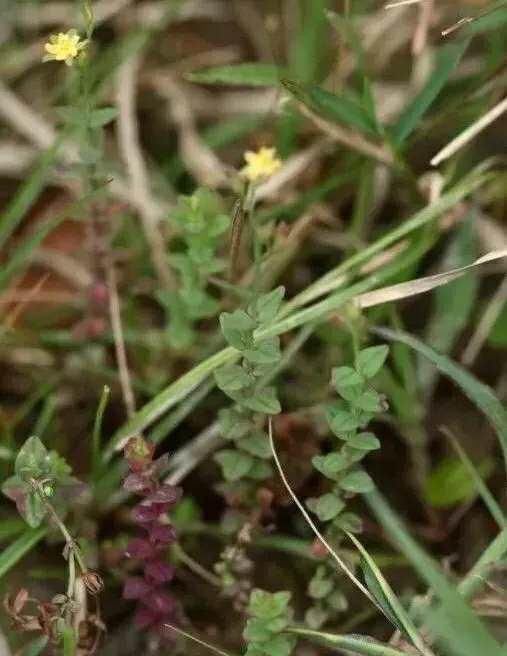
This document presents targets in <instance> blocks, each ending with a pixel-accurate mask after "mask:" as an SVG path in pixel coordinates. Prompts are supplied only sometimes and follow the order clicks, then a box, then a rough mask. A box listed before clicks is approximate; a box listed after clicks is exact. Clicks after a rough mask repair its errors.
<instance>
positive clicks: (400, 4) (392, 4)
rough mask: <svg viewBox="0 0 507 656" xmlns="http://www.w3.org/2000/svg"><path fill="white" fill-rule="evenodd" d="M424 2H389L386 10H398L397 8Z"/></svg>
mask: <svg viewBox="0 0 507 656" xmlns="http://www.w3.org/2000/svg"><path fill="white" fill-rule="evenodd" d="M421 1H422V0H398V2H389V3H388V4H387V5H384V9H396V8H397V7H404V6H405V5H417V4H419V3H420V2H421Z"/></svg>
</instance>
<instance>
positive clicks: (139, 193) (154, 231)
mask: <svg viewBox="0 0 507 656" xmlns="http://www.w3.org/2000/svg"><path fill="white" fill-rule="evenodd" d="M139 65H140V58H139V56H135V57H131V58H130V59H128V60H127V61H126V62H125V63H123V64H122V65H121V66H120V70H119V72H118V78H117V83H118V87H117V104H118V140H119V147H120V151H121V154H122V157H123V161H124V163H125V166H126V168H127V172H128V177H129V181H130V185H131V188H132V189H131V191H132V197H133V198H135V200H136V206H137V209H138V211H139V215H140V218H141V223H142V227H143V230H144V234H145V236H146V240H147V242H148V244H149V246H150V252H151V257H152V261H153V266H154V268H155V271H156V272H157V275H158V277H159V279H160V282H161V283H162V284H163V286H164V287H165V288H166V289H172V288H173V287H174V277H173V275H172V272H171V269H170V267H169V264H168V261H167V256H166V246H165V243H164V239H163V236H162V234H161V232H160V229H159V224H158V222H159V219H160V218H161V208H160V206H159V205H158V204H157V203H156V202H155V201H154V199H153V197H152V195H151V191H150V183H149V178H148V172H147V170H146V165H145V162H144V158H143V155H142V151H141V144H140V141H139V132H138V124H137V117H136V102H135V97H136V80H137V73H138V70H139Z"/></svg>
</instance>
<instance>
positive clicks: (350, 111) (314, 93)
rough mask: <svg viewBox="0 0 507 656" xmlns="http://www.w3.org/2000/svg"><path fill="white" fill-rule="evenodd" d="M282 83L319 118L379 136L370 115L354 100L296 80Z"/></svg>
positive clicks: (284, 80)
mask: <svg viewBox="0 0 507 656" xmlns="http://www.w3.org/2000/svg"><path fill="white" fill-rule="evenodd" d="M281 83H282V86H283V87H284V89H286V90H287V91H288V92H289V93H290V94H291V96H293V97H294V98H295V99H296V100H298V101H299V102H301V103H303V104H304V105H306V106H307V107H309V109H311V110H312V111H313V112H315V113H316V114H318V115H319V116H322V117H323V118H325V119H327V120H329V121H334V122H336V123H340V124H344V125H348V126H349V127H352V128H355V129H358V130H360V131H361V132H365V133H366V134H369V135H371V134H374V135H375V134H377V128H376V125H375V123H374V122H373V121H372V120H371V118H370V115H369V113H368V112H367V111H365V109H363V107H362V106H361V105H360V104H359V103H358V102H356V101H355V100H353V99H352V98H349V97H348V96H346V95H344V94H342V95H340V96H338V95H336V94H334V93H331V92H329V91H326V90H325V89H321V88H320V87H317V86H314V85H304V84H299V83H298V82H295V81H294V80H286V79H283V80H282V81H281Z"/></svg>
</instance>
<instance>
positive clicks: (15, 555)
mask: <svg viewBox="0 0 507 656" xmlns="http://www.w3.org/2000/svg"><path fill="white" fill-rule="evenodd" d="M46 532H47V529H46V528H45V527H40V528H35V529H29V530H26V531H25V532H24V533H23V535H21V536H20V537H19V538H18V539H17V540H16V541H15V542H13V543H12V544H10V545H9V546H8V547H7V549H4V550H3V551H2V553H1V554H0V578H2V576H4V575H5V574H7V572H8V571H9V570H10V569H11V568H12V567H14V565H15V564H16V563H17V562H18V560H21V558H23V556H24V555H25V554H26V553H28V552H29V551H30V549H32V548H33V547H34V546H35V545H36V544H37V542H40V540H42V538H43V537H44V536H45V535H46Z"/></svg>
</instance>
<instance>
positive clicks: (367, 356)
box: [356, 344, 389, 378]
mask: <svg viewBox="0 0 507 656" xmlns="http://www.w3.org/2000/svg"><path fill="white" fill-rule="evenodd" d="M388 354H389V347H388V346H386V345H385V344H382V345H381V346H370V347H369V348H366V349H363V350H362V351H360V352H359V354H358V356H357V358H356V369H357V371H358V373H359V374H361V376H364V377H365V378H373V376H375V374H377V373H378V372H379V371H380V370H381V369H382V367H383V365H384V362H385V361H386V359H387V356H388Z"/></svg>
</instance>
